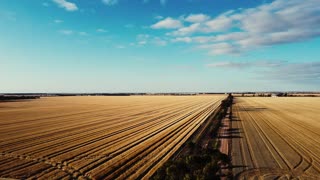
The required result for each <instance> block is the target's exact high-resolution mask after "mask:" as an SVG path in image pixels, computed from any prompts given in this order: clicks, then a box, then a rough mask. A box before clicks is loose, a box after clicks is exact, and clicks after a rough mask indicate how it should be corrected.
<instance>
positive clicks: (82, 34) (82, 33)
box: [78, 31, 89, 36]
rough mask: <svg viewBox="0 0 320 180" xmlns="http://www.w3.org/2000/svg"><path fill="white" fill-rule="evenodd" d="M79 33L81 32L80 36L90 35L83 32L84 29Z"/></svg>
mask: <svg viewBox="0 0 320 180" xmlns="http://www.w3.org/2000/svg"><path fill="white" fill-rule="evenodd" d="M78 34H79V35H80V36H87V35H89V34H88V33H87V32H83V31H81V32H79V33H78Z"/></svg>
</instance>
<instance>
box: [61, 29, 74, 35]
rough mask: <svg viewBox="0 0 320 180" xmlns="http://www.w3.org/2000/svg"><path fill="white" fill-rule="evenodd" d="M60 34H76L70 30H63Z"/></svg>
mask: <svg viewBox="0 0 320 180" xmlns="http://www.w3.org/2000/svg"><path fill="white" fill-rule="evenodd" d="M59 33H60V34H63V35H72V34H73V33H74V32H73V31H72V30H69V29H63V30H60V31H59Z"/></svg>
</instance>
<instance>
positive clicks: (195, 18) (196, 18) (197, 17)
mask: <svg viewBox="0 0 320 180" xmlns="http://www.w3.org/2000/svg"><path fill="white" fill-rule="evenodd" d="M208 19H210V17H209V16H208V15H205V14H190V15H189V16H188V17H186V19H185V21H187V22H191V23H200V22H204V21H207V20H208Z"/></svg>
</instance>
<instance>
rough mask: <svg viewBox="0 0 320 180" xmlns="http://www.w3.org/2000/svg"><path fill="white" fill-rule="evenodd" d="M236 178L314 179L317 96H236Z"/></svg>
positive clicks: (319, 154) (318, 148) (319, 114)
mask: <svg viewBox="0 0 320 180" xmlns="http://www.w3.org/2000/svg"><path fill="white" fill-rule="evenodd" d="M232 130H233V138H232V152H231V154H232V164H233V174H234V175H235V177H236V179H257V178H259V179H292V178H296V179H320V99H319V98H312V97H310V98H309V97H301V98H299V97H296V98H290V97H288V98H286V97H281V98H272V97H268V98H267V97H250V98H245V97H243V98H241V97H237V98H236V104H235V105H234V106H233V117H232Z"/></svg>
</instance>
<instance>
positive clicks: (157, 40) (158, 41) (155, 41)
mask: <svg viewBox="0 0 320 180" xmlns="http://www.w3.org/2000/svg"><path fill="white" fill-rule="evenodd" d="M152 43H153V44H155V45H157V46H166V45H167V41H165V40H163V39H161V38H159V37H155V38H153V40H152Z"/></svg>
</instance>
